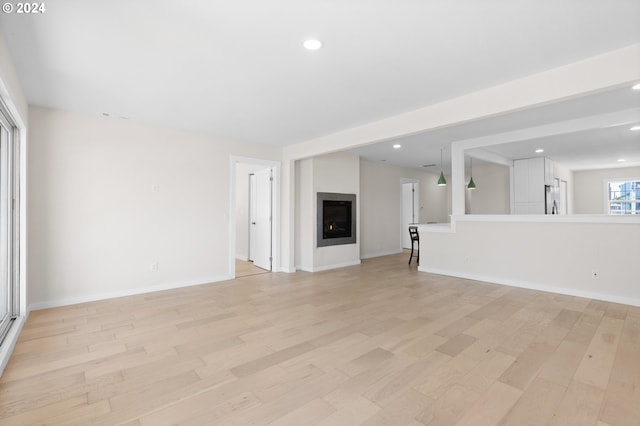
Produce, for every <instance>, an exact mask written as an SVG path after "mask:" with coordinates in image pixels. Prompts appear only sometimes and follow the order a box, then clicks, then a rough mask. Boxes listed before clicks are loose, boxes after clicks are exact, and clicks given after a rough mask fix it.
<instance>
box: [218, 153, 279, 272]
mask: <svg viewBox="0 0 640 426" xmlns="http://www.w3.org/2000/svg"><path fill="white" fill-rule="evenodd" d="M229 161H230V167H229V172H230V176H229V182H230V187H229V212H228V213H227V217H228V223H229V269H228V270H229V276H230V277H232V278H235V276H236V185H237V184H238V183H237V182H236V165H237V164H238V163H242V164H255V165H260V166H265V168H266V167H270V168H271V169H273V183H272V184H273V186H272V195H271V205H272V215H273V220H272V221H271V235H272V238H271V253H272V257H273V261H272V268H271V271H272V272H277V271H279V270H280V245H281V244H280V168H281V164H280V162H279V161H273V160H265V159H263V158H252V157H242V156H236V155H232V156H231V157H230V160H229Z"/></svg>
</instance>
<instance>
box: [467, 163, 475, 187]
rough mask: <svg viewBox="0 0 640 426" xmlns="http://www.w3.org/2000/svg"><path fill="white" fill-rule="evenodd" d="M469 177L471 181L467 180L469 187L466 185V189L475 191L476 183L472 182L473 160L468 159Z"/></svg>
mask: <svg viewBox="0 0 640 426" xmlns="http://www.w3.org/2000/svg"><path fill="white" fill-rule="evenodd" d="M469 176H471V179H469V185H467V188H469V189H476V183H475V182H474V181H473V158H470V163H469Z"/></svg>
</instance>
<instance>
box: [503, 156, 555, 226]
mask: <svg viewBox="0 0 640 426" xmlns="http://www.w3.org/2000/svg"><path fill="white" fill-rule="evenodd" d="M553 182H554V178H553V164H552V162H551V160H549V159H548V158H546V157H536V158H525V159H522V160H514V161H513V195H514V207H515V211H514V213H515V214H544V213H545V187H544V186H545V185H553Z"/></svg>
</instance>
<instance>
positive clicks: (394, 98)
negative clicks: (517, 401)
mask: <svg viewBox="0 0 640 426" xmlns="http://www.w3.org/2000/svg"><path fill="white" fill-rule="evenodd" d="M46 8H47V10H46V12H45V13H44V14H42V15H18V14H15V13H14V14H0V31H2V33H3V35H4V37H5V39H6V42H7V45H8V47H9V49H10V51H11V54H12V57H13V59H14V62H15V64H16V67H17V69H18V73H19V76H20V78H21V81H22V83H23V86H24V89H25V91H26V94H27V98H28V100H29V102H30V104H32V105H38V106H45V107H51V108H59V109H64V110H70V111H79V112H86V113H93V114H101V113H109V114H111V115H112V116H116V117H126V118H129V119H131V120H136V121H140V122H145V123H151V124H159V125H163V126H169V127H174V128H179V129H186V130H191V131H196V132H204V133H207V134H212V135H216V136H222V137H226V138H230V139H232V140H242V141H250V142H256V143H266V144H275V145H287V144H293V143H297V142H302V141H305V140H309V139H313V138H316V137H319V136H322V135H326V134H330V133H334V132H337V131H340V130H343V129H347V128H350V127H353V126H356V125H360V124H363V123H367V122H370V121H374V120H378V119H381V118H384V117H388V116H392V115H396V114H399V113H402V112H406V111H410V110H413V109H416V108H419V107H424V106H426V105H430V104H433V103H436V102H439V101H442V100H445V99H449V98H453V97H457V96H461V95H464V94H466V93H469V92H472V91H476V90H479V89H483V88H487V87H491V86H494V85H497V84H500V83H503V82H505V81H508V80H512V79H515V78H519V77H523V76H527V75H530V74H534V73H537V72H540V71H543V70H547V69H551V68H555V67H558V66H561V65H564V64H567V63H571V62H574V61H577V60H580V59H583V58H587V57H590V56H594V55H597V54H600V53H604V52H606V51H610V50H613V49H616V48H620V47H624V46H628V45H631V44H635V43H639V42H640V25H638V17H639V16H640V0H608V1H605V0H562V1H557V0H511V1H504V0H483V1H478V0H454V1H435V0H420V1H419V0H399V1H394V2H391V1H388V0H350V1H345V0H324V1H317V0H274V1H264V0H234V1H224V2H223V1H214V0H190V1H188V2H184V1H182V2H181V1H178V0H153V1H151V0H109V1H107V0H103V1H86V0H84V1H82V0H55V1H52V2H47V3H46ZM307 37H317V38H319V39H320V40H322V41H323V42H324V48H323V49H321V50H319V51H315V52H311V51H306V50H304V49H303V48H302V41H303V40H304V39H305V38H307ZM613 92H615V91H613ZM620 93H622V92H620ZM639 97H640V96H639ZM636 100H637V98H636ZM576 102H577V103H574V104H568V105H569V106H566V107H564V108H563V107H559V108H558V109H557V110H556V111H555V112H554V110H553V108H551V109H550V110H548V111H547V110H542V109H541V110H539V111H537V112H536V113H535V114H533V115H531V114H529V115H527V114H526V113H525V112H520V113H516V114H514V115H510V116H509V117H506V116H505V117H500V118H495V119H491V120H484V121H482V122H477V123H467V124H465V125H463V126H460V127H459V128H449V129H444V130H442V131H441V132H443V133H441V134H438V133H434V132H432V134H431V136H430V138H431V139H429V142H428V143H424V142H421V141H423V139H421V138H422V137H423V136H424V135H420V136H412V137H411V138H406V140H404V141H403V145H407V146H408V145H411V144H412V143H413V141H415V146H416V147H417V148H416V151H414V152H413V153H409V151H408V150H405V151H404V152H405V154H407V153H408V157H410V158H411V159H412V160H413V161H414V163H415V160H416V159H420V161H419V162H420V163H421V164H422V163H429V162H436V161H435V160H434V157H435V159H437V162H439V150H438V147H439V146H443V145H445V144H446V143H449V142H450V141H451V140H455V139H456V138H460V137H464V138H467V137H477V136H481V135H488V134H492V133H495V132H496V131H508V130H509V129H511V130H513V129H514V128H516V127H518V126H535V125H538V124H540V123H543V122H545V121H547V122H548V121H549V120H550V119H557V118H558V116H557V115H554V114H561V112H562V113H566V114H567V117H566V118H567V119H568V118H570V116H572V115H574V116H575V115H584V114H585V113H587V112H590V111H591V110H593V109H596V110H597V105H591V106H589V105H588V104H584V105H583V104H582V103H580V102H579V101H576ZM625 102H626V103H625ZM592 103H593V102H592ZM612 103H613V104H615V106H614V108H618V107H619V105H620V104H624V105H626V107H628V106H629V104H630V103H631V105H633V106H635V107H637V106H638V103H637V101H636V102H635V103H634V101H633V100H629V99H627V100H626V101H624V100H622V101H620V100H615V101H612ZM571 108H574V109H571ZM609 110H611V109H610V108H609ZM602 112H608V111H604V110H603V111H596V113H602ZM545 114H546V115H545ZM623 133H624V132H622V131H620V132H619V134H623ZM583 136H584V135H582V136H581V135H576V137H578V138H579V139H580V140H587V139H588V138H591V137H595V136H584V137H583ZM566 137H567V138H568V139H570V138H571V137H570V136H566ZM603 137H607V138H608V137H610V135H609V134H601V135H600V136H599V137H598V139H600V138H603ZM433 138H436V139H433ZM437 138H439V139H437ZM636 141H637V139H636ZM543 142H544V143H550V142H551V141H540V143H543ZM574 143H575V141H574ZM420 147H421V150H420V149H418V148H420ZM374 149H384V145H383V146H382V147H374V146H372V147H368V148H367V150H363V151H362V152H361V153H362V155H365V156H369V157H374V156H375V155H377V154H375V151H373V150H374ZM495 149H496V150H498V149H499V148H495ZM510 149H511V148H508V147H504V149H503V152H502V155H514V154H509V153H510V152H511V151H509V150H510ZM427 151H429V152H427ZM419 152H420V153H422V152H426V155H424V156H421V155H418V153H419ZM393 154H394V155H395V154H397V153H393ZM517 155H521V154H517ZM558 155H561V154H558ZM562 155H565V154H562ZM595 155H599V154H595ZM380 159H381V158H379V159H378V161H379V160H380ZM387 160H388V161H389V162H390V163H391V162H392V157H391V156H390V155H389V156H388V157H387ZM581 161H582V160H581ZM639 161H640V158H639ZM411 166H415V164H412V165H411Z"/></svg>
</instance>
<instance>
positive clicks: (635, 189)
mask: <svg viewBox="0 0 640 426" xmlns="http://www.w3.org/2000/svg"><path fill="white" fill-rule="evenodd" d="M607 192H608V195H609V214H615V215H618V214H640V178H639V179H633V180H627V181H611V182H608V185H607Z"/></svg>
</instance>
